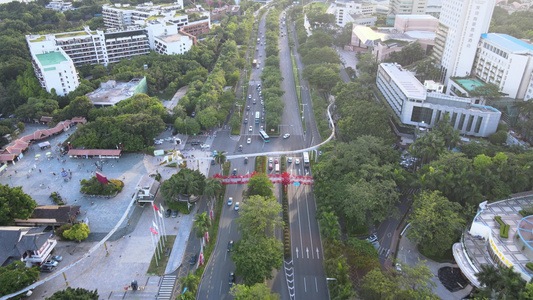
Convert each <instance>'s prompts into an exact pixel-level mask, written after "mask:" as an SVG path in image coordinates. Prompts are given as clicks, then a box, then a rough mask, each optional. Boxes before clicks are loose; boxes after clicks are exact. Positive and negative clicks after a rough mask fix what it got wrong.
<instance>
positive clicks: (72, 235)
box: [63, 223, 91, 242]
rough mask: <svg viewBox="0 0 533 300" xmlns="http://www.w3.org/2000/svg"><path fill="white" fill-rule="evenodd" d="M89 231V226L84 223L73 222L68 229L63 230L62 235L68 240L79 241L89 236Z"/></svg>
mask: <svg viewBox="0 0 533 300" xmlns="http://www.w3.org/2000/svg"><path fill="white" fill-rule="evenodd" d="M89 233H91V231H90V230H89V226H88V225H87V224H85V223H77V224H74V225H73V226H72V227H71V228H70V229H67V230H65V232H63V237H64V238H66V239H69V240H73V241H78V242H81V241H82V240H84V239H86V238H87V237H88V236H89Z"/></svg>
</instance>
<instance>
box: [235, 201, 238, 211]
mask: <svg viewBox="0 0 533 300" xmlns="http://www.w3.org/2000/svg"><path fill="white" fill-rule="evenodd" d="M235 210H239V202H235Z"/></svg>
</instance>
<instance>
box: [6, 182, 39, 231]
mask: <svg viewBox="0 0 533 300" xmlns="http://www.w3.org/2000/svg"><path fill="white" fill-rule="evenodd" d="M35 207H37V203H36V202H35V201H34V200H33V199H32V198H31V197H30V196H29V195H28V194H26V193H24V192H23V191H22V187H20V186H19V187H14V188H12V187H10V186H9V185H7V184H5V185H0V225H10V224H12V223H13V219H23V220H26V219H28V218H29V217H30V216H31V214H32V213H33V210H34V209H35Z"/></svg>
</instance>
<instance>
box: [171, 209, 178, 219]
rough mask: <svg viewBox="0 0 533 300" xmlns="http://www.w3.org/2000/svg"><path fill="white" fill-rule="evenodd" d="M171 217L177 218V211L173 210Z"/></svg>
mask: <svg viewBox="0 0 533 300" xmlns="http://www.w3.org/2000/svg"><path fill="white" fill-rule="evenodd" d="M172 217H173V218H177V217H178V211H177V210H173V211H172Z"/></svg>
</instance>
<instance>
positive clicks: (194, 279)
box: [180, 273, 200, 295]
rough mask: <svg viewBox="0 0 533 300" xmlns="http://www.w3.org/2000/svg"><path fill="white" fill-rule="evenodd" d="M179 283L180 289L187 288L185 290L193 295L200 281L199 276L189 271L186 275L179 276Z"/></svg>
mask: <svg viewBox="0 0 533 300" xmlns="http://www.w3.org/2000/svg"><path fill="white" fill-rule="evenodd" d="M180 283H181V286H182V289H181V290H182V291H183V290H184V289H185V288H187V291H188V292H190V293H191V294H193V295H195V294H196V290H197V288H198V284H199V283H200V277H198V276H196V275H194V274H192V273H189V274H188V275H187V276H183V277H181V278H180Z"/></svg>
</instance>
